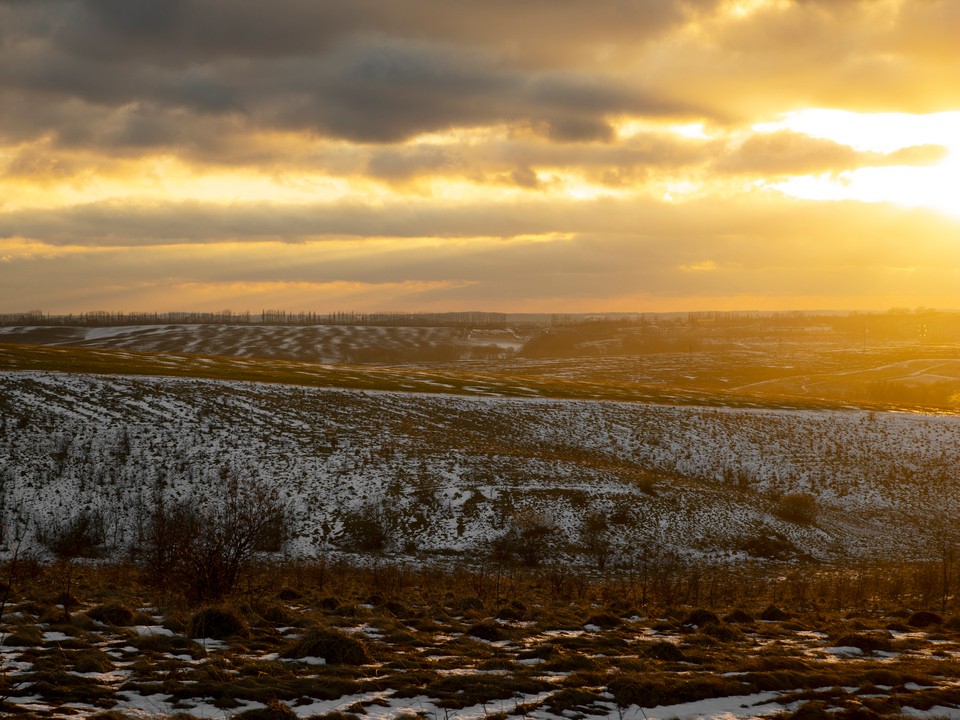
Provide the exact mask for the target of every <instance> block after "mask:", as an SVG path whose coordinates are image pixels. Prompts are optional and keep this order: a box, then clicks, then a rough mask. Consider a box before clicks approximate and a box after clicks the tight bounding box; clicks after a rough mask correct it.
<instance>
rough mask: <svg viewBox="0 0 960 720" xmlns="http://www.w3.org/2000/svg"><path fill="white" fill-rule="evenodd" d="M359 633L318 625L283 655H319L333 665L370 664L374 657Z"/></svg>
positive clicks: (300, 656) (296, 657)
mask: <svg viewBox="0 0 960 720" xmlns="http://www.w3.org/2000/svg"><path fill="white" fill-rule="evenodd" d="M359 635H360V634H359V633H357V634H350V633H346V632H343V631H342V630H337V629H336V628H329V627H316V628H313V629H311V630H309V631H308V632H307V634H306V635H304V636H303V637H302V638H301V639H300V640H298V641H297V642H296V643H295V644H294V645H293V646H291V647H290V648H288V649H287V650H285V651H284V652H283V657H286V658H292V659H302V658H307V657H317V658H323V659H324V660H326V661H327V662H328V663H330V664H333V665H369V664H370V663H372V662H373V657H372V656H371V655H370V652H369V650H368V649H367V645H366V643H365V642H364V641H363V640H362V639H361V637H360V636H359Z"/></svg>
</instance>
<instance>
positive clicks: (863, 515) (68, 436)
mask: <svg viewBox="0 0 960 720" xmlns="http://www.w3.org/2000/svg"><path fill="white" fill-rule="evenodd" d="M958 461H960V419H958V418H955V417H946V416H926V415H922V414H907V413H878V412H865V411H856V410H837V411H827V410H822V411H816V410H769V409H750V408H723V407H710V408H705V407H696V406H669V405H651V404H640V403H617V402H594V401H572V400H545V399H533V398H530V399H525V398H492V397H467V396H454V395H424V394H413V393H387V392H364V391H350V390H325V389H316V388H302V387H291V386H278V385H266V384H255V383H237V382H224V381H211V380H194V379H175V378H156V377H118V376H113V377H102V376H92V375H71V374H65V373H43V372H10V373H0V480H2V490H3V497H4V507H3V512H5V513H6V517H7V520H8V525H9V523H10V522H11V521H14V520H19V521H24V522H29V523H30V524H32V525H33V526H37V525H38V524H43V523H48V522H52V521H55V520H56V519H57V518H62V517H64V515H65V514H66V515H69V513H70V512H73V511H75V510H76V509H77V508H83V507H99V508H101V509H103V510H104V511H106V512H107V513H108V515H110V516H111V517H114V518H117V520H116V527H115V533H114V534H115V536H116V537H117V539H118V540H122V538H123V536H124V534H125V533H126V532H127V531H128V530H129V527H128V525H129V523H131V522H133V520H131V509H132V508H136V507H138V506H142V504H143V502H144V501H145V499H146V498H148V497H149V496H150V495H151V493H153V492H154V490H155V488H157V487H158V486H160V485H162V486H163V487H164V492H165V493H167V495H168V496H170V497H172V498H180V499H183V498H192V499H196V500H198V501H200V500H203V499H204V498H210V497H212V498H216V497H217V496H218V494H219V493H220V492H221V488H222V481H221V480H220V478H221V476H222V469H223V468H224V467H228V468H230V469H231V470H232V471H234V472H236V473H238V474H240V475H243V476H246V477H249V478H253V479H255V480H256V481H257V482H260V483H263V484H265V485H267V486H271V487H277V488H280V489H281V490H282V493H283V494H284V496H285V498H286V499H287V501H288V502H289V503H290V505H291V508H292V509H293V516H294V517H295V518H296V521H297V528H296V529H297V535H298V538H297V540H296V541H295V543H294V544H293V546H292V548H291V549H292V551H294V552H299V553H303V554H311V553H313V552H316V551H318V550H324V549H329V548H332V547H341V548H343V547H344V542H345V537H346V536H345V532H344V531H345V523H349V521H350V518H351V517H355V516H356V513H370V512H378V513H382V517H383V519H384V522H385V523H386V524H387V525H388V526H389V531H390V537H391V541H392V545H393V547H392V549H393V550H395V551H401V550H403V549H404V548H406V549H408V550H411V549H412V551H415V552H426V553H430V552H436V551H442V552H461V553H470V552H473V551H475V549H477V548H482V547H485V544H486V543H488V542H489V541H490V540H491V539H492V538H493V537H495V536H497V535H498V534H500V533H502V532H504V531H505V528H507V527H508V526H509V524H510V522H511V519H512V518H515V517H516V515H517V514H518V513H524V512H527V513H535V514H538V515H539V516H541V517H542V518H544V519H545V520H546V521H548V522H550V523H552V524H553V525H555V526H556V528H557V530H558V533H557V535H556V536H555V540H554V542H555V545H556V546H557V547H558V548H564V549H565V550H567V551H569V550H571V549H575V548H576V546H577V544H578V543H579V541H580V533H581V530H582V526H583V520H584V517H585V515H586V513H587V512H588V511H596V512H600V513H603V514H605V516H606V517H608V518H609V519H610V526H611V542H612V544H613V546H614V549H615V550H616V551H619V552H629V551H636V549H638V548H644V547H651V546H655V547H658V548H670V549H675V550H677V551H679V552H682V553H687V554H695V555H709V556H711V557H716V558H721V559H722V558H736V557H738V556H742V555H743V550H744V547H746V545H748V544H749V543H748V541H750V540H751V539H756V538H757V537H767V538H770V537H774V538H778V539H780V540H781V541H785V542H786V543H787V545H788V546H789V547H791V548H792V550H790V552H792V553H794V554H795V555H798V556H799V555H810V556H813V557H817V558H822V559H835V558H838V557H856V556H858V555H862V556H871V557H872V556H875V555H878V554H879V555H888V556H891V557H898V558H900V557H904V556H910V555H914V556H921V555H925V554H928V553H929V551H930V543H931V542H932V539H933V535H934V533H933V530H935V529H936V527H937V526H943V527H946V526H947V520H948V519H949V518H951V517H956V516H957V514H958V510H960V483H958V482H957V479H958V478H957V475H958V472H960V462H958ZM787 493H809V494H811V495H813V496H814V497H815V498H816V502H817V510H818V515H817V520H816V523H814V524H808V525H801V524H797V523H793V522H787V521H785V520H782V519H780V518H779V517H778V516H777V513H776V509H777V498H778V497H779V496H781V495H783V494H787ZM125 523H126V525H125ZM891 529H895V531H891ZM346 549H349V548H346Z"/></svg>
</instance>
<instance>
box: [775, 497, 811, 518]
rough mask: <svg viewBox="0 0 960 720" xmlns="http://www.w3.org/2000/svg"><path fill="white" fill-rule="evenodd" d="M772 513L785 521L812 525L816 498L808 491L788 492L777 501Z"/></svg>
mask: <svg viewBox="0 0 960 720" xmlns="http://www.w3.org/2000/svg"><path fill="white" fill-rule="evenodd" d="M774 513H775V514H776V516H777V517H779V518H780V519H781V520H786V521H787V522H792V523H797V524H798V525H812V524H813V523H814V522H816V520H817V500H816V498H815V497H813V495H811V494H810V493H790V494H789V495H784V496H783V497H782V498H780V500H779V501H777V507H776V508H775V510H774Z"/></svg>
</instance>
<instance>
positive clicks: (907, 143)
mask: <svg viewBox="0 0 960 720" xmlns="http://www.w3.org/2000/svg"><path fill="white" fill-rule="evenodd" d="M754 129H755V130H758V131H760V132H769V131H775V130H792V131H794V132H800V133H804V134H806V135H810V136H811V137H817V138H823V139H827V140H833V141H834V142H838V143H842V144H844V145H849V146H850V147H852V148H854V149H855V150H859V151H863V152H873V153H884V154H887V153H894V152H896V151H897V150H903V149H905V148H911V147H917V146H922V145H935V146H940V147H943V148H944V149H945V151H946V152H945V154H944V156H943V157H942V158H941V159H939V160H937V161H935V162H932V163H930V164H921V165H916V164H891V165H881V166H876V167H861V168H857V169H855V170H849V171H845V172H842V173H834V174H823V175H816V176H802V177H796V178H791V179H789V180H785V181H783V182H778V183H775V184H774V185H773V187H775V188H776V189H778V190H780V191H781V192H783V193H785V194H787V195H790V196H792V197H797V198H803V199H807V200H859V201H862V202H888V203H895V204H897V205H902V206H906V207H925V208H929V209H932V210H935V211H937V212H940V213H943V214H945V215H950V216H952V217H958V218H960V190H958V189H960V112H942V113H932V114H928V115H909V114H905V113H872V114H868V113H854V112H848V111H843V110H823V109H814V110H802V111H798V112H795V113H791V114H789V115H787V116H785V117H784V118H783V119H782V120H780V121H778V122H775V123H766V124H763V125H757V126H755V127H754Z"/></svg>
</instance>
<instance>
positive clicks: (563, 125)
mask: <svg viewBox="0 0 960 720" xmlns="http://www.w3.org/2000/svg"><path fill="white" fill-rule="evenodd" d="M958 31H960V0H927V1H925V2H912V1H909V0H682V1H681V0H657V1H653V0H640V1H637V2H623V1H622V0H597V2H590V3H586V2H572V1H570V0H559V1H558V0H527V1H525V2H505V1H504V0H489V1H488V2H482V3H480V2H466V1H465V0H458V1H453V2H451V1H449V0H443V1H442V2H441V1H439V0H390V1H387V0H349V1H348V0H332V1H320V2H317V1H315V0H276V1H275V2H272V3H261V2H254V1H253V0H229V1H228V0H44V1H43V2H22V1H18V0H0V313H16V312H27V311H30V310H35V309H39V310H42V311H44V312H47V313H55V314H57V313H82V312H88V311H94V310H107V311H123V312H138V311H151V312H153V311H156V312H169V311H194V312H203V311H211V312H217V311H220V310H223V309H226V308H230V309H231V310H233V311H235V312H247V311H250V312H260V310H261V309H263V308H280V309H285V310H289V311H292V312H298V311H315V312H333V311H337V310H347V311H356V312H380V311H385V312H390V311H403V312H445V311H471V310H480V311H489V312H511V313H513V312H516V313H581V312H596V313H605V312H670V311H679V312H683V311H709V310H759V311H772V310H839V311H844V310H866V311H869V310H876V311H884V310H887V309H889V308H891V307H907V308H915V307H918V306H925V307H934V308H957V307H958V306H960V302H958V297H960V293H958V290H957V288H960V83H958V82H957V78H958V77H960V46H958V44H957V42H956V38H957V32H958Z"/></svg>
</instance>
